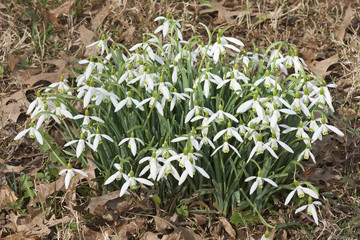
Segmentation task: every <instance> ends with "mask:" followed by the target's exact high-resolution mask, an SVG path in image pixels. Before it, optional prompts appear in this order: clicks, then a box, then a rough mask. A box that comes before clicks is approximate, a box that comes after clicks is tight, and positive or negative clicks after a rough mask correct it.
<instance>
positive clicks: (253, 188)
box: [245, 176, 278, 195]
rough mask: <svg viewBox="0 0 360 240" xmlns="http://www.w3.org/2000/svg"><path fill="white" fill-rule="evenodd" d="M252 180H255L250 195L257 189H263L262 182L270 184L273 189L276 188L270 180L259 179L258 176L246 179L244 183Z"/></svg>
mask: <svg viewBox="0 0 360 240" xmlns="http://www.w3.org/2000/svg"><path fill="white" fill-rule="evenodd" d="M254 179H256V180H255V182H254V183H253V185H251V188H250V195H251V194H253V193H254V192H255V190H256V188H257V187H259V188H263V184H264V181H266V182H268V183H270V184H271V185H273V186H274V187H277V186H278V185H277V184H276V183H275V182H274V181H273V180H271V179H269V178H264V177H260V176H258V177H255V176H251V177H248V178H246V179H245V182H249V181H251V180H254Z"/></svg>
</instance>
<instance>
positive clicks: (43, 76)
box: [23, 59, 71, 86]
mask: <svg viewBox="0 0 360 240" xmlns="http://www.w3.org/2000/svg"><path fill="white" fill-rule="evenodd" d="M44 63H47V64H53V65H56V67H57V68H58V70H57V72H55V73H40V74H37V75H34V76H31V77H30V78H29V79H27V80H25V81H24V82H23V84H27V85H30V86H33V85H34V84H35V83H37V82H39V81H41V80H44V81H48V82H50V83H55V82H59V81H60V78H61V76H65V77H67V75H68V74H69V73H71V72H70V70H69V69H68V68H67V65H68V62H67V61H65V60H61V59H54V60H47V61H45V62H44Z"/></svg>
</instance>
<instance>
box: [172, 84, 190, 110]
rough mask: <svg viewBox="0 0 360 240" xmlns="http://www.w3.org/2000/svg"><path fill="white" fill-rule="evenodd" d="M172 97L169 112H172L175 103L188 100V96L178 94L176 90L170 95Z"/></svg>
mask: <svg viewBox="0 0 360 240" xmlns="http://www.w3.org/2000/svg"><path fill="white" fill-rule="evenodd" d="M170 94H171V95H172V97H171V98H170V99H171V103H170V111H172V110H173V109H174V107H175V104H176V103H177V102H180V101H181V100H186V98H188V99H190V96H189V95H188V94H186V93H178V92H177V90H176V88H175V89H174V92H171V93H170Z"/></svg>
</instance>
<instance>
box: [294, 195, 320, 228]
mask: <svg viewBox="0 0 360 240" xmlns="http://www.w3.org/2000/svg"><path fill="white" fill-rule="evenodd" d="M314 204H315V205H322V204H321V202H320V201H314V202H313V201H312V198H311V197H309V200H308V204H306V205H304V206H301V207H299V208H298V209H296V211H295V214H296V213H298V212H301V211H303V210H305V209H307V213H308V214H309V215H310V216H312V217H313V218H314V220H315V223H316V225H319V220H318V216H317V213H316V208H315V206H314Z"/></svg>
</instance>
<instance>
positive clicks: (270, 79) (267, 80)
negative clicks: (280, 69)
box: [254, 70, 281, 91]
mask: <svg viewBox="0 0 360 240" xmlns="http://www.w3.org/2000/svg"><path fill="white" fill-rule="evenodd" d="M261 83H263V84H264V86H265V87H266V88H270V86H273V87H276V88H277V90H279V91H281V87H280V84H278V83H277V82H276V80H275V79H274V76H273V75H270V73H269V71H268V70H266V72H265V76H264V77H263V78H260V79H259V80H256V81H255V83H254V85H255V86H258V85H260V84H261Z"/></svg>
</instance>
